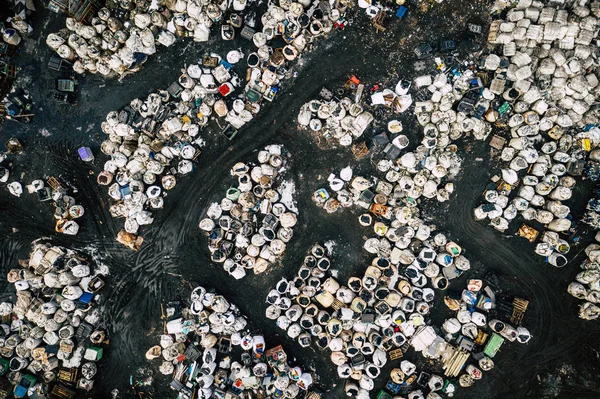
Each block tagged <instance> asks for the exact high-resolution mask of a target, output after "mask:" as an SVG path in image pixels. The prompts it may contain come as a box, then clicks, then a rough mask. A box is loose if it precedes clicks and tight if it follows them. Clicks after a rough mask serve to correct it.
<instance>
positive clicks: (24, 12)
mask: <svg viewBox="0 0 600 399" xmlns="http://www.w3.org/2000/svg"><path fill="white" fill-rule="evenodd" d="M3 5H5V6H8V7H9V8H10V9H11V10H12V13H11V14H12V15H10V16H9V17H8V18H6V19H4V20H2V21H0V23H1V24H2V28H1V29H0V33H1V34H2V41H3V42H4V43H6V44H8V45H10V46H18V45H19V44H20V43H21V40H22V35H28V34H29V33H31V32H33V27H32V26H31V25H30V24H29V22H28V19H29V17H31V14H32V13H33V11H35V6H34V5H33V3H30V2H26V1H21V0H10V1H7V2H5V3H4V4H3ZM3 11H6V10H3ZM5 15H8V13H6V14H5Z"/></svg>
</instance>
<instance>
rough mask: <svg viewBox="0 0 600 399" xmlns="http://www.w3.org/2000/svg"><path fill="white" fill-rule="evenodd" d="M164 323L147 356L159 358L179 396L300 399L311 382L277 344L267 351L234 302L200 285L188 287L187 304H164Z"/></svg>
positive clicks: (163, 370) (164, 371)
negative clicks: (251, 331)
mask: <svg viewBox="0 0 600 399" xmlns="http://www.w3.org/2000/svg"><path fill="white" fill-rule="evenodd" d="M165 328H166V334H163V335H161V337H160V345H157V346H154V347H152V348H150V349H149V350H148V352H147V353H146V357H147V358H148V359H149V360H153V359H159V358H162V364H161V366H160V372H161V373H162V374H165V375H172V376H173V381H172V382H171V388H172V389H174V390H176V391H179V395H178V398H192V397H195V398H203V399H209V398H216V397H219V398H225V397H232V398H233V397H238V396H237V395H240V396H239V397H242V396H243V397H246V396H244V395H249V396H248V397H250V396H252V394H254V395H257V397H267V395H268V396H269V397H285V398H296V397H298V398H300V397H303V396H302V395H303V394H304V392H305V391H306V390H307V389H308V388H309V387H310V386H311V384H312V382H313V378H312V376H311V374H310V373H307V372H304V371H303V370H302V369H301V368H300V367H299V366H294V367H292V366H291V365H290V364H289V363H288V359H287V355H286V353H285V351H284V350H283V348H282V347H281V346H277V347H274V348H272V349H268V350H267V347H266V345H265V339H264V337H263V336H262V335H260V334H251V333H250V332H249V330H248V328H247V319H246V318H245V317H244V316H243V315H242V314H241V313H240V311H239V309H238V308H237V307H236V306H235V305H234V304H231V303H229V302H228V301H227V299H225V298H224V297H223V296H221V295H218V294H215V293H214V292H210V291H207V290H206V289H205V288H203V287H197V288H195V289H194V290H193V291H192V294H191V304H190V306H189V307H187V306H185V305H183V304H181V303H179V302H171V303H169V304H168V305H167V321H166V326H165ZM240 353H241V354H240Z"/></svg>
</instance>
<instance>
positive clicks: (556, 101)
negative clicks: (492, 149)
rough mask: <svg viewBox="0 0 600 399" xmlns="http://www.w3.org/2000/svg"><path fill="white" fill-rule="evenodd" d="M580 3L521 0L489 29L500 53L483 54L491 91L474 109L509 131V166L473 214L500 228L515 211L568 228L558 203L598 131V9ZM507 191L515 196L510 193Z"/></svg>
mask: <svg viewBox="0 0 600 399" xmlns="http://www.w3.org/2000/svg"><path fill="white" fill-rule="evenodd" d="M579 4H581V3H572V2H569V3H568V4H566V5H557V6H553V7H549V6H548V7H544V5H543V4H542V3H541V2H532V1H531V0H521V1H519V2H518V4H517V6H516V7H515V8H513V9H511V10H509V11H508V13H507V15H506V18H507V20H499V21H494V22H493V23H492V26H491V28H490V34H489V37H488V41H489V42H490V43H491V44H494V45H496V46H498V47H499V46H502V52H501V53H499V54H494V53H492V54H489V55H488V56H487V57H486V59H485V64H484V69H485V70H486V71H488V72H485V76H488V77H492V76H493V78H492V80H491V84H490V86H489V89H487V90H488V91H489V92H491V93H492V96H490V98H489V99H478V100H477V103H476V104H475V108H478V109H480V113H481V112H483V114H482V115H484V116H485V118H486V119H487V120H488V121H490V122H494V123H495V124H496V126H497V127H500V128H501V129H506V130H510V137H509V141H508V146H506V147H505V146H504V143H503V141H505V140H506V139H504V138H502V137H500V136H498V137H497V138H496V137H495V139H496V141H497V143H498V145H497V149H498V150H499V151H501V153H500V159H501V161H502V162H503V164H504V165H506V166H505V167H504V169H503V170H502V180H501V181H497V182H496V183H497V185H498V186H500V189H493V188H492V189H489V190H487V191H486V194H485V200H486V203H485V204H484V205H482V206H479V207H477V208H476V209H475V218H476V219H485V218H487V219H490V221H491V224H492V225H493V226H494V227H495V228H497V229H498V230H500V231H504V230H506V229H507V228H508V226H509V223H510V221H511V220H513V219H514V218H515V217H516V216H517V215H518V214H520V215H521V216H522V217H523V218H524V219H525V220H526V221H532V222H533V221H535V222H538V223H540V224H543V225H548V229H549V230H551V231H553V232H556V233H564V232H566V231H568V230H569V228H570V227H571V223H570V221H569V220H568V218H567V216H568V215H569V213H570V210H569V208H568V207H567V206H566V205H565V204H564V203H563V202H564V201H567V200H569V199H570V197H571V194H572V190H573V187H574V185H575V182H576V180H575V177H577V176H580V175H581V174H582V169H583V167H584V164H585V159H586V158H587V157H588V152H589V151H590V150H593V149H594V148H596V147H597V146H598V145H599V144H600V131H599V130H598V129H597V128H591V129H590V127H591V126H593V125H594V124H596V123H597V116H596V114H595V112H594V111H593V109H592V108H591V106H592V104H594V102H595V100H596V98H597V96H598V93H599V90H600V85H599V84H598V78H597V76H596V74H595V72H594V71H593V69H594V68H595V66H597V60H596V58H597V54H596V53H597V51H596V48H595V47H594V46H593V45H592V40H593V39H594V38H595V37H596V35H597V29H598V27H597V25H598V20H597V16H598V15H600V9H599V8H598V7H597V4H596V3H591V4H589V5H585V6H582V5H579ZM484 92H485V93H487V91H486V90H484ZM492 141H494V140H492ZM521 182H522V185H521V187H520V188H518V189H517V184H519V183H521ZM511 192H516V194H517V196H516V197H514V198H513V199H512V200H509V198H508V197H509V194H511ZM546 244H548V245H546ZM536 253H538V254H540V255H542V256H546V257H548V256H550V255H552V254H557V251H556V246H555V245H553V244H552V243H544V245H541V246H538V248H537V249H536ZM558 255H562V254H560V253H558V254H557V255H555V256H558Z"/></svg>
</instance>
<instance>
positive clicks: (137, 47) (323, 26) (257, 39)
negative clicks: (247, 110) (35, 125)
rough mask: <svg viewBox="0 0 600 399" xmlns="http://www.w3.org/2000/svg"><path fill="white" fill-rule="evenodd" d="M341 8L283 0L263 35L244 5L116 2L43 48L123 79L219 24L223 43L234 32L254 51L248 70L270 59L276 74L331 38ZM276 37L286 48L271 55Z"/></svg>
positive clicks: (271, 11) (241, 0) (264, 21)
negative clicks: (321, 40) (180, 42)
mask: <svg viewBox="0 0 600 399" xmlns="http://www.w3.org/2000/svg"><path fill="white" fill-rule="evenodd" d="M344 4H345V2H340V8H332V7H331V6H330V5H329V4H328V3H325V2H321V3H318V4H317V5H316V6H313V7H311V5H312V3H311V2H310V1H306V0H302V1H301V2H292V1H290V0H282V1H280V2H279V6H276V5H274V4H271V5H269V8H268V9H267V11H266V12H265V13H264V14H262V15H261V16H260V18H259V19H260V24H261V25H262V31H261V30H258V31H257V27H256V12H255V11H252V12H248V13H246V15H245V16H244V14H243V11H244V10H245V8H246V5H247V1H246V0H235V1H233V2H232V3H220V4H218V3H211V2H199V1H197V0H177V1H172V2H166V3H165V5H164V6H162V5H159V3H158V2H155V1H152V2H151V1H147V0H140V1H136V2H128V1H119V2H117V3H114V4H112V5H107V7H104V8H102V9H100V10H99V11H98V14H97V16H96V17H94V18H93V19H92V21H91V24H87V23H80V22H77V21H76V20H75V19H74V18H67V19H66V28H64V29H62V30H61V31H59V32H58V33H51V34H49V35H48V37H47V39H46V44H47V45H48V46H49V47H50V48H52V49H53V50H54V51H56V52H57V54H58V55H59V56H60V57H61V58H63V59H66V60H68V61H71V62H73V70H74V71H75V72H76V73H85V72H91V73H100V74H102V75H104V76H108V75H112V74H119V75H123V74H124V73H125V72H127V71H129V72H135V71H136V70H137V69H138V67H139V66H141V64H143V63H144V62H145V61H146V59H147V57H148V56H150V55H152V54H154V53H155V52H156V51H157V49H156V45H157V43H159V44H161V45H163V46H165V47H169V46H171V45H172V44H173V43H175V41H176V40H177V38H179V37H191V38H193V40H194V41H197V42H206V41H208V40H209V36H210V30H211V27H213V25H220V29H219V30H220V33H221V39H223V40H233V39H234V38H235V36H236V31H238V32H239V34H240V36H241V37H243V38H245V39H248V40H251V41H252V42H253V43H254V45H255V46H256V47H257V48H258V51H257V52H256V53H253V54H252V55H253V57H252V62H251V63H252V64H253V65H252V67H258V66H259V64H261V61H266V60H268V61H269V63H270V68H268V69H269V71H270V72H271V74H273V75H274V74H275V72H274V71H275V70H276V69H277V68H279V67H281V66H283V64H284V63H285V62H286V61H293V60H294V59H296V58H297V57H298V55H299V54H300V53H301V52H302V51H303V50H304V49H305V48H306V47H307V44H308V43H310V42H312V40H314V39H315V38H316V37H318V36H321V35H325V34H327V33H329V32H330V31H331V30H332V29H333V27H334V26H343V24H344V17H343V13H344V11H345V5H344ZM309 7H310V8H309ZM278 36H280V37H281V38H282V39H283V40H284V41H285V43H286V45H285V46H284V47H283V48H282V49H281V50H279V51H272V50H273V49H272V48H271V47H270V46H268V44H267V43H268V42H270V41H271V40H274V39H275V38H277V37H278ZM249 61H250V59H249ZM249 64H250V62H249ZM257 70H258V71H260V69H259V68H257Z"/></svg>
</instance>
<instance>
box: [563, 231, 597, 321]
mask: <svg viewBox="0 0 600 399" xmlns="http://www.w3.org/2000/svg"><path fill="white" fill-rule="evenodd" d="M595 239H596V242H594V243H592V244H590V245H588V247H587V248H586V249H585V254H586V255H587V259H586V260H585V261H584V262H583V263H582V264H581V269H583V271H582V272H580V273H578V274H577V276H576V277H575V281H574V282H572V283H571V284H569V287H568V289H567V291H568V292H569V294H571V295H573V296H574V297H575V298H577V299H581V300H582V301H584V302H583V303H582V304H581V305H580V306H579V317H581V318H582V319H584V320H595V319H597V318H598V316H600V307H599V306H598V302H600V268H599V267H598V261H599V260H600V245H599V244H598V243H599V242H600V234H598V233H596V237H595Z"/></svg>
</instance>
